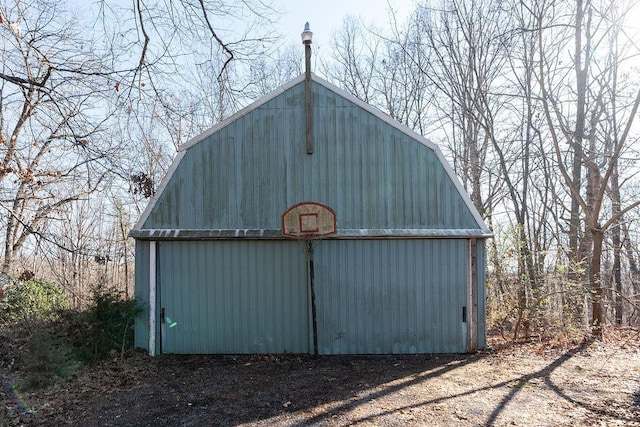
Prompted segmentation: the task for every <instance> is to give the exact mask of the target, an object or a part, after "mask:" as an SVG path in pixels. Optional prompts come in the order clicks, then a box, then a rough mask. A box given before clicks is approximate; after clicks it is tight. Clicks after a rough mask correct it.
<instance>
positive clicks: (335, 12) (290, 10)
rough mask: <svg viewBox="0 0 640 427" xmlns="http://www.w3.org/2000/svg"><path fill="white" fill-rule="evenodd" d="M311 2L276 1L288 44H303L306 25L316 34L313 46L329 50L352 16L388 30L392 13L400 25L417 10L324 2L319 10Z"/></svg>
mask: <svg viewBox="0 0 640 427" xmlns="http://www.w3.org/2000/svg"><path fill="white" fill-rule="evenodd" d="M313 4H314V2H313V1H309V0H304V1H300V0H297V1H296V0H274V6H275V7H277V8H279V9H280V10H282V12H283V13H282V15H281V16H280V23H279V25H278V28H279V29H280V32H281V33H282V34H283V35H284V36H285V37H286V44H288V43H289V42H291V43H300V44H302V40H301V38H300V33H302V31H303V30H304V24H305V22H307V21H308V22H309V25H310V27H311V31H312V32H313V44H314V45H317V46H326V45H328V44H329V42H330V40H331V36H332V34H333V32H335V31H336V30H338V29H339V28H340V27H341V26H342V22H343V20H344V18H345V17H346V16H348V15H351V16H355V17H357V18H360V19H362V21H363V22H364V23H365V24H375V25H376V26H379V27H388V22H389V10H390V8H391V9H393V10H394V11H396V12H397V13H398V18H399V21H400V22H402V21H403V20H404V18H405V17H406V16H407V15H408V13H409V12H410V11H411V9H412V8H413V5H414V4H415V1H414V0H320V1H317V2H316V4H317V6H314V5H313Z"/></svg>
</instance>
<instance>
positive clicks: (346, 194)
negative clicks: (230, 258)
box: [142, 82, 479, 230]
mask: <svg viewBox="0 0 640 427" xmlns="http://www.w3.org/2000/svg"><path fill="white" fill-rule="evenodd" d="M303 90H304V86H303V84H302V83H300V84H298V85H295V86H293V87H291V88H289V89H288V90H286V91H284V92H283V93H281V94H279V95H278V96H276V97H275V98H273V99H271V100H269V101H267V102H265V103H264V104H262V105H261V106H259V107H258V108H256V109H254V110H252V111H251V112H250V113H248V114H246V115H243V116H241V117H239V118H238V119H236V120H235V121H233V122H231V123H230V124H228V125H226V126H224V127H222V128H221V129H218V130H217V131H216V132H214V133H213V134H211V135H208V136H206V137H204V139H203V140H202V141H200V142H198V143H195V144H194V145H192V146H190V147H189V148H188V149H187V150H186V152H185V153H184V157H183V158H182V160H181V162H180V164H179V165H178V166H177V168H176V170H175V173H174V174H173V175H172V176H171V179H170V180H169V181H168V182H167V183H166V186H165V188H164V191H163V192H162V193H161V194H160V195H159V199H158V201H157V203H156V204H155V206H154V209H153V211H152V212H151V213H150V215H149V217H148V218H147V220H146V222H145V223H144V225H143V226H142V228H143V229H213V230H219V229H232V230H233V229H258V230H259V229H266V230H277V229H279V228H280V224H279V221H280V215H281V214H282V212H284V211H285V210H286V209H287V208H288V207H290V206H292V205H294V204H296V203H298V202H301V201H307V200H312V201H315V202H319V203H322V204H325V205H327V206H330V207H331V208H332V209H334V211H335V212H336V214H337V217H338V220H339V227H340V228H341V229H478V228H479V227H478V224H477V222H476V221H475V219H474V217H473V215H472V214H471V212H470V210H469V207H468V206H467V205H466V204H465V201H464V200H463V198H462V197H461V196H460V194H459V192H458V190H457V189H456V188H455V185H454V183H453V182H452V180H451V178H450V176H449V175H448V173H447V171H446V170H445V168H444V167H443V165H442V163H441V162H440V159H439V158H438V157H437V155H436V153H435V152H434V151H433V150H432V149H431V148H430V147H427V146H426V145H423V144H422V143H420V142H418V141H417V140H416V139H414V137H412V136H410V135H408V134H407V133H405V132H403V131H401V130H399V129H398V128H396V127H395V126H392V125H391V124H389V123H387V122H386V121H383V120H381V119H380V117H377V116H374V115H373V114H371V113H370V112H368V111H366V110H365V109H363V108H362V107H361V106H359V105H356V104H354V103H353V102H351V101H350V100H348V99H346V98H344V97H342V96H340V95H338V94H336V93H334V92H333V91H331V90H329V89H328V88H326V87H324V86H322V85H321V84H319V83H316V82H314V84H313V91H314V92H313V104H314V110H313V117H314V124H313V134H314V145H315V151H314V153H313V155H308V154H306V151H305V138H304V135H305V128H304V126H305V120H304V108H303V102H304V96H303Z"/></svg>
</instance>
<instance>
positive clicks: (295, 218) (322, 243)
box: [130, 72, 491, 354]
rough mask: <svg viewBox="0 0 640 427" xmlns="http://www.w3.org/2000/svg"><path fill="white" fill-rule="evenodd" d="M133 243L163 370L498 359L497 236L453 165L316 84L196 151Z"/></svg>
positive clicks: (226, 124)
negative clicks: (189, 361)
mask: <svg viewBox="0 0 640 427" xmlns="http://www.w3.org/2000/svg"><path fill="white" fill-rule="evenodd" d="M130 235H131V236H132V237H134V238H135V239H136V279H135V280H136V297H137V299H138V300H139V301H140V302H142V304H143V306H144V307H145V310H144V312H143V313H142V314H141V315H140V316H139V317H138V319H137V321H136V330H135V339H136V345H137V346H138V347H142V348H145V349H147V350H148V351H149V353H150V354H157V353H188V354H194V353H200V354H202V353H218V354H237V353H312V354H313V353H316V354H398V353H463V352H469V351H473V350H474V349H476V348H481V347H484V346H485V345H486V339H485V330H486V327H485V240H486V239H487V238H488V237H490V236H491V232H490V231H489V229H488V228H487V226H486V225H485V223H484V222H483V220H482V218H481V216H480V215H479V213H478V212H477V210H476V209H475V208H474V206H473V204H472V202H471V200H470V198H469V196H468V195H467V193H466V192H465V190H464V188H463V187H462V185H461V184H460V182H459V180H458V178H457V177H456V175H455V174H454V172H453V170H452V169H451V167H450V166H449V165H448V164H447V161H446V160H445V158H444V157H443V155H442V153H441V151H440V150H439V148H438V147H437V146H436V145H435V144H433V143H431V142H430V141H428V140H426V139H425V138H424V137H422V136H421V135H419V134H417V133H415V132H413V131H412V130H411V129H409V128H408V127H406V126H404V125H402V124H401V123H399V122H397V121H396V120H393V119H392V118H390V117H389V116H387V115H385V114H383V113H382V112H381V111H379V110H377V109H376V108H374V107H372V106H370V105H368V104H366V103H365V102H363V101H361V100H359V99H357V98H355V97H353V96H352V95H350V94H348V93H347V92H345V91H344V90H342V89H340V88H338V87H336V86H334V85H333V84H330V83H329V82H327V81H325V80H323V79H321V78H319V77H317V76H315V75H312V74H311V73H310V72H307V73H305V74H303V75H301V76H300V77H298V78H296V79H294V80H292V81H291V82H289V83H287V84H285V85H284V86H282V87H280V88H278V89H277V90H275V91H274V92H272V93H271V94H269V95H267V96H265V97H264V98H262V99H260V100H258V101H256V102H254V103H253V104H251V105H249V106H248V107H246V108H244V109H243V110H241V111H239V112H238V113H236V114H235V115H233V116H231V117H229V118H228V119H227V120H224V121H223V122H221V123H219V124H218V125H216V126H214V127H213V128H211V129H210V130H208V131H206V132H204V133H203V134H201V135H199V136H197V137H196V138H194V139H193V140H192V141H190V142H188V143H186V144H185V145H183V146H182V147H181V148H180V150H179V152H178V154H177V156H176V158H175V160H174V162H173V164H172V165H171V167H170V169H169V171H168V173H167V175H166V176H165V178H164V180H163V181H162V182H161V184H160V186H159V188H158V191H157V192H156V195H155V196H154V197H153V198H152V199H151V201H150V203H149V205H148V207H147V209H146V210H145V211H144V213H143V215H142V216H141V218H140V220H139V221H138V223H137V224H136V225H135V227H134V228H133V229H132V231H131V233H130Z"/></svg>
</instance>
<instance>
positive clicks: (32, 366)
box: [18, 325, 81, 390]
mask: <svg viewBox="0 0 640 427" xmlns="http://www.w3.org/2000/svg"><path fill="white" fill-rule="evenodd" d="M46 327H47V325H39V326H37V327H36V328H35V332H34V333H33V334H32V335H31V336H30V337H29V339H28V340H27V342H26V345H25V347H26V351H25V352H24V353H23V354H22V357H21V361H20V365H21V369H22V371H23V372H24V373H25V374H24V376H23V377H22V378H21V380H20V381H19V383H18V388H19V389H21V390H31V389H35V388H39V387H46V386H48V385H50V384H53V383H54V382H55V381H57V380H59V379H64V378H66V377H67V376H69V375H71V374H72V373H74V372H75V371H76V370H77V369H78V368H79V367H80V365H81V363H79V362H78V361H77V360H76V359H75V357H74V354H73V349H72V348H71V346H70V345H69V344H67V343H66V342H64V340H63V339H61V338H60V337H58V336H57V335H55V334H54V333H52V332H50V331H47V330H46Z"/></svg>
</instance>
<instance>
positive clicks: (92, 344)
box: [76, 290, 141, 362]
mask: <svg viewBox="0 0 640 427" xmlns="http://www.w3.org/2000/svg"><path fill="white" fill-rule="evenodd" d="M140 311H141V308H140V307H139V305H138V303H137V302H136V301H135V299H132V298H126V297H125V296H124V295H123V293H122V292H118V291H115V290H107V291H96V292H94V295H93V304H92V305H91V307H89V309H88V310H87V311H85V312H84V313H83V315H82V318H81V319H80V320H81V324H80V325H77V327H78V328H79V329H83V330H82V331H81V332H80V334H78V335H77V336H78V340H77V343H76V344H77V348H78V352H79V356H80V358H81V359H82V360H84V361H87V362H90V361H94V360H97V359H101V358H103V357H105V356H106V355H107V354H109V353H110V352H113V351H117V352H119V353H120V354H121V355H122V354H123V353H124V352H125V351H126V350H128V349H131V348H133V324H134V321H135V318H136V316H137V315H138V313H140Z"/></svg>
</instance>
